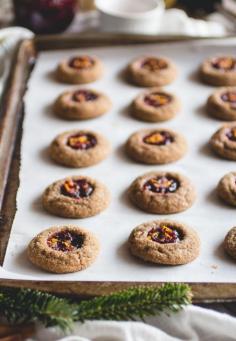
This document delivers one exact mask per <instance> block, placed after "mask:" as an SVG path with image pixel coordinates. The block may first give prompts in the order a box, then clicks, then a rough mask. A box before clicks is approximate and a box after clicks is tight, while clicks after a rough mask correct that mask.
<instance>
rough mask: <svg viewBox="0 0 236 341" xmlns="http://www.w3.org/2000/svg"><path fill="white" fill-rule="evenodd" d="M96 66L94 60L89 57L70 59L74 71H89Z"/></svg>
mask: <svg viewBox="0 0 236 341" xmlns="http://www.w3.org/2000/svg"><path fill="white" fill-rule="evenodd" d="M93 64H94V60H93V59H92V58H91V57H89V56H79V57H74V58H72V59H70V61H69V66H70V67H71V68H73V69H77V70H81V69H89V68H90V67H92V66H93Z"/></svg>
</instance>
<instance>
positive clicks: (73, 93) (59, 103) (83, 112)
mask: <svg viewBox="0 0 236 341" xmlns="http://www.w3.org/2000/svg"><path fill="white" fill-rule="evenodd" d="M110 108H111V101H110V99H109V98H108V97H107V96H106V95H105V94H103V93H101V92H99V91H96V90H93V89H87V88H86V89H85V88H81V89H74V90H70V91H65V92H63V93H62V94H61V95H60V96H59V97H58V98H57V99H56V101H55V103H54V107H53V109H54V112H55V114H56V115H57V116H59V117H61V118H63V119H66V120H86V119H90V118H95V117H98V116H101V115H103V114H105V113H106V112H107V111H109V110H110Z"/></svg>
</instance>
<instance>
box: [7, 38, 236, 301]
mask: <svg viewBox="0 0 236 341" xmlns="http://www.w3.org/2000/svg"><path fill="white" fill-rule="evenodd" d="M171 40H172V41H173V40H176V38H175V39H174V38H171V39H170V38H168V39H167V38H166V37H162V39H158V38H157V37H153V36H152V37H149V36H148V37H147V36H140V35H135V36H133V35H114V34H105V35H100V34H99V35H94V34H93V35H83V36H81V37H79V36H74V35H72V36H67V37H63V38H62V37H61V36H60V37H58V36H50V37H38V38H36V39H35V40H27V41H23V42H22V43H21V44H20V46H19V48H18V51H17V53H16V56H15V58H14V60H13V63H12V72H11V74H10V76H9V79H8V82H7V86H6V89H5V92H4V95H3V105H2V110H1V113H0V188H1V192H0V209H1V220H0V262H1V264H2V263H3V260H4V256H5V252H6V247H7V243H8V239H9V234H10V231H11V226H12V222H13V219H14V215H15V212H16V193H17V188H18V185H19V167H20V143H21V132H22V122H23V117H24V105H23V101H22V97H23V94H24V92H25V89H26V88H27V80H28V77H29V75H30V72H31V70H32V67H33V64H34V60H35V58H37V51H42V50H54V49H66V48H79V47H84V46H105V45H108V46H109V45H111V44H112V45H115V44H116V45H118V44H123V45H124V44H138V43H142V44H144V43H157V42H159V41H160V42H163V41H171ZM178 40H183V38H182V37H178ZM185 40H186V38H185ZM160 284H161V283H148V285H152V286H159V285H160ZM0 285H8V286H15V287H18V286H19V287H29V288H34V289H40V290H46V291H50V292H55V293H61V294H73V295H83V296H91V295H102V294H107V293H111V292H114V291H117V290H121V289H124V288H127V287H130V286H134V285H147V283H140V282H138V283H133V282H132V283H130V282H51V281H50V282H48V281H24V280H6V279H2V280H0ZM190 285H191V287H192V290H193V293H194V301H195V302H211V301H231V300H236V283H235V284H234V283H227V284H226V283H190Z"/></svg>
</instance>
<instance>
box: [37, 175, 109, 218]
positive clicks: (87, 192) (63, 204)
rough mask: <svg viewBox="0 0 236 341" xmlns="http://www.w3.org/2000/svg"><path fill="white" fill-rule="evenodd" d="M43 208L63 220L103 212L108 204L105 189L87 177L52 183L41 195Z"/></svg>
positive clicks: (74, 177) (102, 185) (106, 190)
mask: <svg viewBox="0 0 236 341" xmlns="http://www.w3.org/2000/svg"><path fill="white" fill-rule="evenodd" d="M42 203H43V207H44V209H45V210H46V211H48V212H49V213H51V214H53V215H56V216H59V217H64V218H86V217H90V216H94V215H96V214H98V213H100V212H102V211H103V210H105V209H106V208H107V207H108V205H109V203H110V193H109V190H108V189H107V187H106V186H105V185H104V184H103V183H101V182H99V181H97V180H95V179H93V178H90V177H88V176H72V177H69V178H65V179H62V180H59V181H56V182H54V183H52V184H51V185H50V186H49V187H47V188H46V190H45V191H44V193H43V198H42Z"/></svg>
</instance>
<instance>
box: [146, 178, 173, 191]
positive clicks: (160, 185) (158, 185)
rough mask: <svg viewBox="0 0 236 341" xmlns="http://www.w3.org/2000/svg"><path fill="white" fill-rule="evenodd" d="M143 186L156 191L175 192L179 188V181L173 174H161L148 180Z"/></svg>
mask: <svg viewBox="0 0 236 341" xmlns="http://www.w3.org/2000/svg"><path fill="white" fill-rule="evenodd" d="M143 188H144V190H149V191H151V192H154V193H161V194H166V193H173V192H175V191H176V190H177V189H178V188H179V182H178V180H176V179H174V178H172V177H171V176H161V177H158V178H152V179H150V180H148V181H147V182H145V184H144V186H143Z"/></svg>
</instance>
